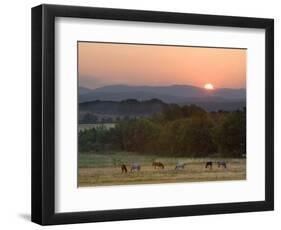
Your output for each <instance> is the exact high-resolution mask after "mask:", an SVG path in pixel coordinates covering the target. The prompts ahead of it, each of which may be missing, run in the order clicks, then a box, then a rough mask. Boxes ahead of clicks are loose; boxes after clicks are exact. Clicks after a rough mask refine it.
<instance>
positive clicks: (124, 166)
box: [121, 164, 128, 173]
mask: <svg viewBox="0 0 281 230" xmlns="http://www.w3.org/2000/svg"><path fill="white" fill-rule="evenodd" d="M121 170H122V173H127V172H128V169H127V167H126V165H124V164H122V165H121Z"/></svg>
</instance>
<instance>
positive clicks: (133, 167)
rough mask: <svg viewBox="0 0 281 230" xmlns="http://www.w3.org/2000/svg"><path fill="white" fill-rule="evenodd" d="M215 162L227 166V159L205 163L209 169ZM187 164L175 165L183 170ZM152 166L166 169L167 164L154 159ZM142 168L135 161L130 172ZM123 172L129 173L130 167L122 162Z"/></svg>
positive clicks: (218, 165) (219, 165)
mask: <svg viewBox="0 0 281 230" xmlns="http://www.w3.org/2000/svg"><path fill="white" fill-rule="evenodd" d="M213 164H217V167H218V168H220V167H223V168H225V169H226V168H227V166H226V162H225V161H217V162H213V161H207V162H206V163H205V168H206V169H207V168H209V169H212V168H213ZM186 165H187V163H177V164H176V166H175V170H183V169H184V167H185V166H186ZM152 167H153V168H154V169H164V168H165V166H164V164H163V163H162V162H159V161H158V162H157V161H153V162H152ZM140 170H141V165H140V164H139V163H133V164H132V165H131V169H130V172H137V171H140ZM121 172H122V173H127V172H128V168H127V166H126V165H125V164H122V165H121Z"/></svg>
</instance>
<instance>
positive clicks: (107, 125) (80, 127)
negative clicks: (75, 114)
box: [78, 123, 115, 131]
mask: <svg viewBox="0 0 281 230" xmlns="http://www.w3.org/2000/svg"><path fill="white" fill-rule="evenodd" d="M114 127H115V123H98V124H79V125H78V131H80V130H82V131H84V130H85V129H92V128H105V129H111V128H114Z"/></svg>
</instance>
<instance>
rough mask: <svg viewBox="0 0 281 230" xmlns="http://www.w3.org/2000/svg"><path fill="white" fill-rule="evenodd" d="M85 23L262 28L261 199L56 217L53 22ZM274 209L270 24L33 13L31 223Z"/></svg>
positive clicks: (114, 12) (118, 12)
mask: <svg viewBox="0 0 281 230" xmlns="http://www.w3.org/2000/svg"><path fill="white" fill-rule="evenodd" d="M56 17H71V18H88V19H105V20H107V19H108V20H124V21H138V22H154V23H172V24H193V25H211V26H227V27H241V28H262V29H265V36H266V38H265V43H266V44H265V47H266V50H265V90H266V91H265V92H266V96H265V97H266V98H265V101H266V105H265V109H266V111H265V118H266V119H265V124H266V127H265V143H266V146H265V200H264V201H251V202H239V203H220V204H203V205H188V206H186V205H185V206H172V207H156V208H138V209H121V210H107V211H88V212H72V213H55V115H54V114H55V46H54V45H55V44H54V43H55V39H54V37H55V30H54V28H55V18H56ZM273 209H274V20H273V19H264V18H248V17H231V16H216V15H202V14H186V13H171V12H153V11H139V10H126V9H110V8H93V7H77V6H60V5H40V6H36V7H34V8H32V209H31V213H32V221H33V222H35V223H38V224H41V225H53V224H71V223H84V222H99V221H116V220H130V219H143V218H162V217H177V216H194V215H206V214H222V213H237V212H252V211H267V210H273Z"/></svg>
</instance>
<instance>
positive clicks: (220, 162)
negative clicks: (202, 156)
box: [217, 161, 226, 169]
mask: <svg viewBox="0 0 281 230" xmlns="http://www.w3.org/2000/svg"><path fill="white" fill-rule="evenodd" d="M217 164H218V167H219V168H220V167H221V166H222V167H224V168H225V169H226V162H225V161H218V162H217Z"/></svg>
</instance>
